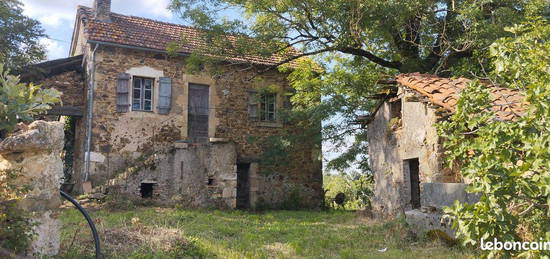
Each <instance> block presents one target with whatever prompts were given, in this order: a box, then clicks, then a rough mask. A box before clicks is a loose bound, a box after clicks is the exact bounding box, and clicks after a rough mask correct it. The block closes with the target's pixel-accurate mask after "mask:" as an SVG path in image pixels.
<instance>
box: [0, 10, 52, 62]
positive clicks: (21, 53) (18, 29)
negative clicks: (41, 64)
mask: <svg viewBox="0 0 550 259" xmlns="http://www.w3.org/2000/svg"><path fill="white" fill-rule="evenodd" d="M21 5H22V4H21V1H19V0H2V1H0V25H1V26H0V63H3V64H5V66H6V67H7V68H9V69H11V70H15V71H19V70H20V69H21V68H22V67H24V66H26V65H29V64H31V63H36V62H38V61H41V60H43V59H44V58H45V57H46V55H45V51H44V46H42V45H41V44H40V41H39V39H40V38H42V37H45V36H46V35H45V34H44V30H43V29H42V27H41V26H40V23H39V22H38V21H37V20H34V19H31V18H29V17H26V16H24V15H23V8H22V6H21Z"/></svg>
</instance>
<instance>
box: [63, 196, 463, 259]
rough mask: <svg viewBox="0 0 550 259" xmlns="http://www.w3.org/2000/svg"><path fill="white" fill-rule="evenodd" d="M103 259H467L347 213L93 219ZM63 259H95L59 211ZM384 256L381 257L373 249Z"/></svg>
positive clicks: (77, 218)
mask: <svg viewBox="0 0 550 259" xmlns="http://www.w3.org/2000/svg"><path fill="white" fill-rule="evenodd" d="M91 215H92V217H93V218H94V220H95V221H96V222H97V223H96V225H97V227H98V229H99V233H100V235H101V241H102V250H103V254H104V256H105V258H467V257H469V256H470V257H471V256H473V254H471V253H469V252H468V251H465V250H463V249H460V248H448V247H446V246H444V245H442V244H441V243H439V242H437V241H426V240H423V239H422V238H420V240H419V239H418V238H416V240H415V238H411V237H410V235H407V232H408V231H407V229H406V227H405V226H404V225H403V224H402V223H400V222H399V221H391V222H375V221H372V220H369V219H366V218H363V217H358V216H357V215H356V213H354V212H348V211H270V212H262V213H249V212H242V211H220V210H184V209H173V208H159V207H138V208H135V209H132V210H127V211H126V210H116V211H110V210H106V209H102V210H96V211H92V212H91ZM61 218H62V221H63V230H62V231H63V232H62V253H61V257H63V258H93V255H94V254H93V241H92V239H91V234H90V231H89V228H88V226H87V225H86V222H85V221H84V218H83V217H82V216H81V215H80V214H79V212H78V211H77V210H75V209H65V210H64V211H63V213H62V215H61ZM383 248H387V250H386V251H385V252H379V251H378V250H379V249H383Z"/></svg>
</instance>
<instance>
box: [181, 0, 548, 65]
mask: <svg viewBox="0 0 550 259" xmlns="http://www.w3.org/2000/svg"><path fill="white" fill-rule="evenodd" d="M546 7H547V1H545V0H520V1H518V0H483V1H474V0H416V1H364V0H352V1H349V0H328V1H327V0H303V1H293V0H283V1H281V0H262V1H257V0H208V1H202V0H201V1H199V0H172V3H171V9H172V10H174V11H176V12H178V13H180V14H181V16H182V17H183V18H186V19H187V20H190V21H191V22H193V24H194V25H196V26H199V27H200V28H204V29H207V30H208V31H209V32H210V33H208V34H206V36H205V37H206V38H207V40H208V41H209V42H210V43H214V42H216V41H218V42H219V43H221V44H219V45H218V44H211V45H209V46H208V48H210V49H213V50H212V53H214V54H219V53H230V52H231V53H240V54H243V55H247V54H250V53H256V54H259V55H271V54H273V53H280V54H289V53H293V52H292V48H293V47H296V48H300V49H301V50H302V51H303V53H302V54H300V55H295V56H294V57H289V59H294V58H297V57H300V56H308V55H316V54H319V53H326V52H339V53H344V54H349V55H352V56H356V57H360V58H362V59H364V60H366V61H369V62H373V63H375V64H377V65H380V66H382V67H386V68H392V69H396V70H399V71H401V72H444V71H446V70H448V69H450V68H451V67H452V66H454V65H456V64H457V63H458V62H459V61H460V60H461V59H464V58H469V57H472V55H474V52H475V51H477V50H480V49H483V48H485V47H487V46H488V45H489V44H491V43H492V42H493V41H494V40H496V39H497V38H498V37H501V36H503V35H506V32H505V31H504V30H503V28H504V27H505V26H510V25H513V24H515V23H518V22H521V21H523V20H524V19H525V17H526V15H532V14H541V13H542V12H543V11H544V8H546ZM228 9H230V10H233V11H235V10H236V11H237V12H242V13H244V17H239V18H238V19H227V18H226V17H224V16H222V15H223V14H224V12H225V14H227V10H228ZM228 33H231V34H232V35H234V36H235V37H236V40H233V41H230V40H229V38H227V37H223V36H222V35H227V34H228ZM239 35H242V36H243V37H239ZM244 35H248V36H252V37H253V39H254V42H255V43H256V44H250V39H246V37H244ZM215 36H218V37H215ZM218 47H219V48H218ZM220 48H221V49H223V50H224V52H220ZM289 59H283V60H282V61H281V63H286V62H288V61H289Z"/></svg>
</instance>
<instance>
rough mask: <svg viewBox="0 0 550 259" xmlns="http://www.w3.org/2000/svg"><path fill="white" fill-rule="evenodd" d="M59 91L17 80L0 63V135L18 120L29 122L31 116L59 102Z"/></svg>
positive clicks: (9, 130)
mask: <svg viewBox="0 0 550 259" xmlns="http://www.w3.org/2000/svg"><path fill="white" fill-rule="evenodd" d="M60 96H61V92H59V91H57V90H55V89H41V88H40V86H39V85H34V84H32V83H30V84H24V83H20V82H19V77H17V76H13V75H10V74H9V71H8V70H4V65H3V64H0V133H1V134H0V137H2V135H3V134H5V133H7V132H11V131H13V130H14V129H15V126H16V125H17V123H19V122H30V121H32V120H33V116H35V115H38V114H41V113H45V112H46V111H47V110H49V109H51V105H53V104H55V103H58V102H60Z"/></svg>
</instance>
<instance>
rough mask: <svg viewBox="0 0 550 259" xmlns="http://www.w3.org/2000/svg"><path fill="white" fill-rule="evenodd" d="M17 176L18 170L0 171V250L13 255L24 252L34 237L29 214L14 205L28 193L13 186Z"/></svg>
mask: <svg viewBox="0 0 550 259" xmlns="http://www.w3.org/2000/svg"><path fill="white" fill-rule="evenodd" d="M18 175H19V170H0V248H3V249H8V250H9V251H10V252H13V253H14V254H18V253H21V252H24V251H25V250H26V249H27V247H28V246H29V245H30V242H31V239H32V237H33V235H34V232H33V231H32V227H33V226H34V224H33V223H32V222H31V221H30V219H29V216H30V215H29V213H28V212H25V211H24V210H22V209H21V208H19V207H18V206H17V203H16V202H17V201H19V200H21V199H22V198H23V197H24V196H25V194H26V193H27V192H28V191H29V189H28V186H21V185H16V184H14V182H15V180H16V179H17V177H18Z"/></svg>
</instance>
